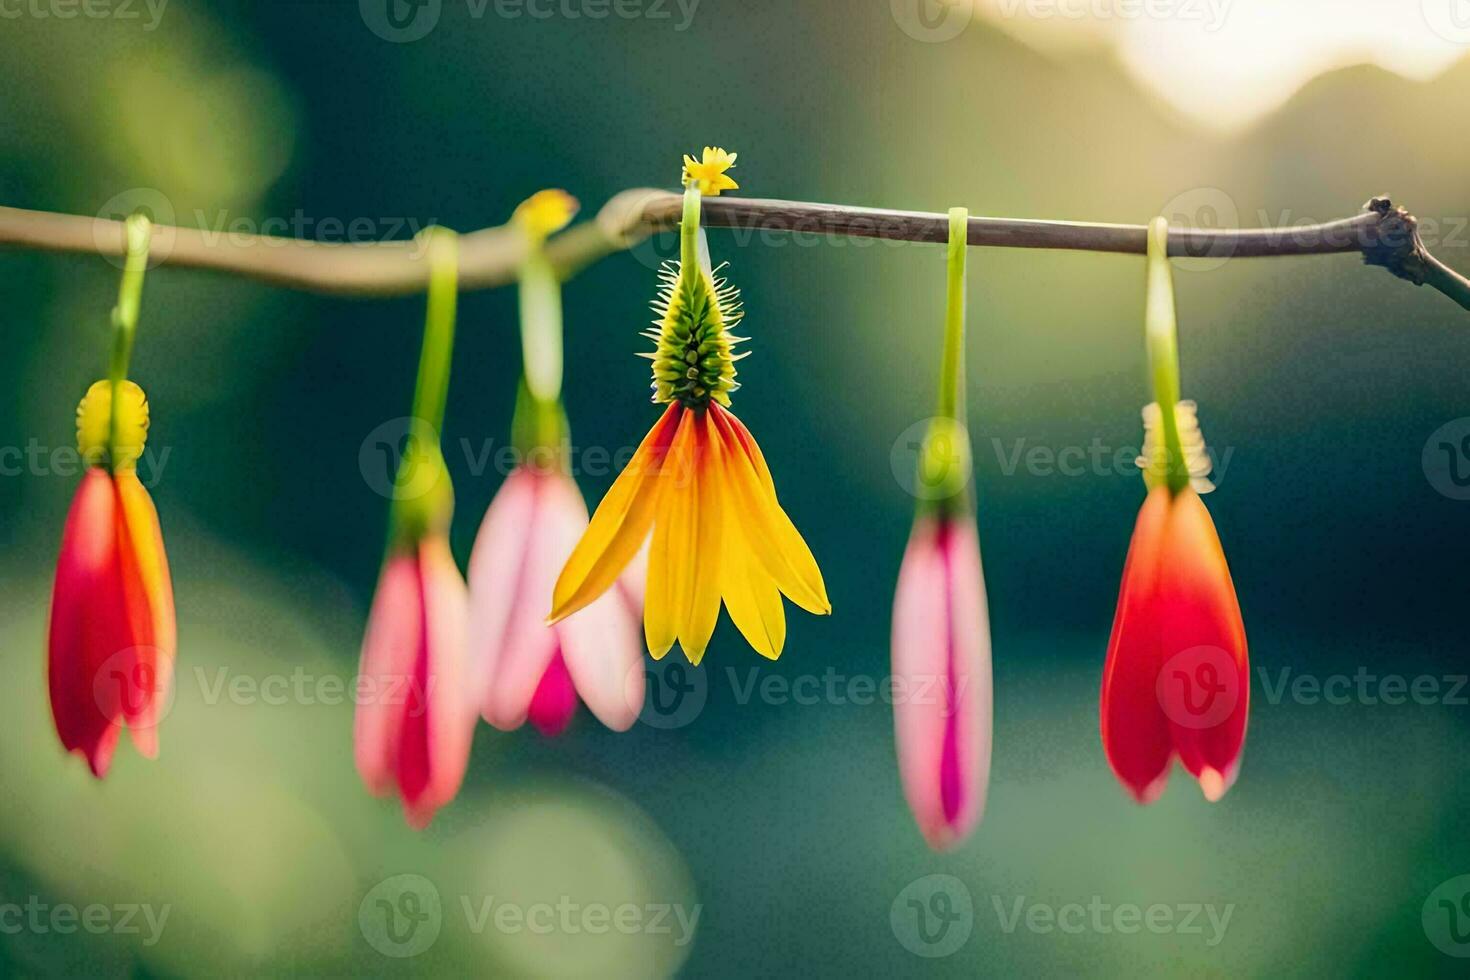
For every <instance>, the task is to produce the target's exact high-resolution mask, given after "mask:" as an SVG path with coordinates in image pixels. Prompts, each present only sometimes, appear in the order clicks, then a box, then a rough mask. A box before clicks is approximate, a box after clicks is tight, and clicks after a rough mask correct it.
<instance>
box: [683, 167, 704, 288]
mask: <svg viewBox="0 0 1470 980" xmlns="http://www.w3.org/2000/svg"><path fill="white" fill-rule="evenodd" d="M699 210H700V194H699V188H698V187H697V186H695V185H694V184H690V185H689V186H688V187H686V188H684V217H683V220H681V221H680V222H679V264H680V266H682V267H683V268H684V269H685V270H693V269H696V268H698V267H699Z"/></svg>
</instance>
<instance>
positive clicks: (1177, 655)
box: [1102, 486, 1250, 803]
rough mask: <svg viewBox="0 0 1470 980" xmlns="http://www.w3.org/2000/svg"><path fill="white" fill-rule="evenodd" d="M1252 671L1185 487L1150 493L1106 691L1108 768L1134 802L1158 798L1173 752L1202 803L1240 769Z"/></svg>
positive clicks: (1127, 572)
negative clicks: (1196, 785) (1195, 784)
mask: <svg viewBox="0 0 1470 980" xmlns="http://www.w3.org/2000/svg"><path fill="white" fill-rule="evenodd" d="M1249 675H1250V663H1249V658H1248V656H1247V652H1246V642H1245V626H1244V624H1243V623H1242V621H1241V616H1240V606H1239V604H1238V603H1237V602H1236V598H1235V586H1234V585H1233V584H1232V583H1231V580H1230V569H1229V567H1228V566H1227V565H1226V563H1225V552H1224V551H1223V550H1222V549H1221V547H1220V539H1219V536H1218V535H1217V534H1216V533H1215V525H1214V522H1213V521H1211V520H1210V513H1209V511H1208V510H1206V509H1205V505H1204V502H1203V501H1202V500H1201V499H1200V497H1199V494H1198V493H1196V492H1195V491H1194V490H1193V489H1191V488H1189V487H1185V488H1184V489H1182V490H1179V491H1178V492H1177V493H1171V492H1170V490H1169V488H1168V487H1167V486H1156V487H1155V488H1154V489H1152V490H1150V491H1149V495H1148V498H1147V499H1146V500H1145V501H1144V504H1143V508H1142V509H1141V510H1140V511H1139V514H1138V523H1137V525H1136V526H1135V527H1134V530H1133V541H1132V543H1131V544H1130V545H1129V547H1128V561H1127V564H1126V565H1125V566H1124V568H1123V584H1122V588H1121V590H1120V592H1119V595H1118V611H1117V614H1116V616H1115V617H1114V620H1113V634H1112V639H1111V640H1110V641H1109V643H1108V659H1107V665H1106V667H1105V668H1104V671H1103V682H1102V740H1103V748H1104V750H1105V751H1106V753H1107V757H1108V763H1109V765H1111V766H1112V769H1113V772H1114V773H1115V774H1116V775H1117V777H1118V779H1119V780H1120V781H1121V782H1122V783H1123V785H1124V786H1126V787H1127V788H1128V790H1129V792H1131V793H1132V794H1133V796H1134V797H1135V798H1137V800H1138V801H1139V802H1140V803H1151V802H1153V801H1154V800H1155V799H1157V798H1158V796H1159V794H1160V793H1162V792H1163V789H1164V783H1165V781H1166V780H1167V779H1168V773H1169V763H1170V760H1171V759H1172V758H1173V756H1174V754H1175V753H1176V752H1177V753H1178V755H1179V759H1180V761H1181V762H1183V763H1184V768H1185V769H1187V770H1189V773H1190V775H1192V776H1194V778H1195V779H1197V780H1199V784H1200V789H1202V790H1203V791H1204V794H1205V797H1206V799H1209V800H1210V801H1212V802H1213V801H1215V800H1218V799H1220V798H1221V797H1222V796H1224V795H1225V791H1226V790H1228V789H1229V788H1230V786H1231V784H1232V783H1234V782H1235V777H1236V774H1237V772H1238V769H1239V765H1240V753H1241V748H1242V747H1243V746H1244V744H1245V729H1246V718H1247V715H1248V713H1249V709H1250V676H1249Z"/></svg>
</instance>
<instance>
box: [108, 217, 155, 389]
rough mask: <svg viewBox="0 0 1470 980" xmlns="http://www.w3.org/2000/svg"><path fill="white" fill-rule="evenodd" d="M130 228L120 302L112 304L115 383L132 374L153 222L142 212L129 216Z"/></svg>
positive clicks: (110, 374)
mask: <svg viewBox="0 0 1470 980" xmlns="http://www.w3.org/2000/svg"><path fill="white" fill-rule="evenodd" d="M126 229H127V252H126V259H125V261H124V263H123V274H122V285H121V286H119V287H118V291H117V305H116V306H114V307H113V308H112V355H111V357H110V358H109V359H108V363H107V377H108V380H110V381H111V382H112V383H113V384H114V385H116V384H117V383H118V382H119V381H122V380H123V379H124V378H126V377H127V376H128V362H129V361H130V360H131V359H132V356H133V336H134V335H135V334H136V333H137V331H138V311H139V309H140V307H141V306H142V303H143V276H144V274H145V273H146V272H147V271H148V252H149V249H150V247H151V244H152V241H153V222H151V221H149V220H148V216H147V215H145V214H142V213H141V212H140V213H138V214H134V215H131V216H129V217H128V220H127V222H126Z"/></svg>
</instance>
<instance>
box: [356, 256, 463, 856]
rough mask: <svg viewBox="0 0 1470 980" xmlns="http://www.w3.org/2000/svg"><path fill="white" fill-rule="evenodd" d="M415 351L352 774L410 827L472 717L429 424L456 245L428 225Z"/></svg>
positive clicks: (452, 771)
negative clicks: (426, 274) (423, 305)
mask: <svg viewBox="0 0 1470 980" xmlns="http://www.w3.org/2000/svg"><path fill="white" fill-rule="evenodd" d="M428 234H430V235H431V238H430V243H429V244H430V255H431V262H432V267H431V273H430V282H429V304H428V307H429V308H428V315H427V324H426V326H425V328H424V349H423V354H422V358H421V363H420V365H419V383H418V387H417V389H416V390H415V392H414V405H413V416H412V420H411V425H410V428H409V434H408V440H407V445H406V448H405V450H404V453H403V456H402V458H401V459H400V461H399V467H398V472H397V474H396V477H395V483H394V496H393V511H392V518H391V521H390V525H391V526H390V530H389V539H388V554H387V557H386V558H385V559H384V561H383V569H382V572H381V574H380V576H379V578H378V588H377V592H376V594H375V595H374V597H373V605H372V610H371V612H370V613H369V615H368V625H367V633H366V636H365V637H364V639H363V644H362V660H361V663H360V665H359V669H358V688H357V690H358V699H357V717H356V719H355V723H354V732H353V741H354V745H355V754H356V760H357V771H358V774H359V775H360V776H361V777H362V781H363V783H364V784H365V785H366V786H367V788H368V790H369V791H370V792H372V793H373V794H374V795H377V796H385V795H387V794H389V793H392V792H395V791H396V792H397V793H398V795H399V796H400V797H401V798H402V800H403V809H404V815H405V817H406V818H407V820H408V823H409V825H410V826H412V827H414V828H415V829H422V828H424V827H426V826H428V824H429V821H430V820H432V819H433V816H434V813H435V811H437V810H438V809H439V808H440V807H442V806H444V805H445V804H446V803H448V802H449V801H450V800H452V799H454V796H455V794H456V793H458V792H459V786H460V783H461V781H462V780H463V778H464V773H465V767H466V765H467V764H468V761H469V751H470V737H471V734H472V732H473V729H474V723H475V712H474V705H473V703H472V701H471V695H470V694H469V693H468V683H469V676H468V670H467V664H466V659H465V656H466V654H465V650H466V647H465V642H466V638H465V620H466V616H467V597H466V591H465V584H464V579H463V578H462V577H461V576H460V573H459V567H458V566H457V565H456V564H455V563H454V556H453V555H452V554H451V553H450V550H449V523H450V518H451V517H452V515H453V511H454V489H453V487H452V485H451V484H450V481H449V472H448V470H447V469H446V468H445V465H444V456H443V454H442V452H441V451H440V448H439V428H440V426H441V425H442V423H443V420H444V401H445V396H446V394H447V392H448V388H449V366H450V360H451V354H452V352H453V349H454V306H455V290H456V283H457V265H458V249H457V247H456V245H455V239H454V237H453V233H452V232H449V231H447V230H445V229H442V228H433V229H430V230H429V232H428Z"/></svg>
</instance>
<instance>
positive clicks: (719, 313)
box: [551, 149, 831, 664]
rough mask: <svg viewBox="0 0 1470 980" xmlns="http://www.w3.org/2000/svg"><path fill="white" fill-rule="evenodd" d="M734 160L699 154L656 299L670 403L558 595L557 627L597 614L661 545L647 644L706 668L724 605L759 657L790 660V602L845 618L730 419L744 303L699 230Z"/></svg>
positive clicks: (652, 580)
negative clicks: (639, 558)
mask: <svg viewBox="0 0 1470 980" xmlns="http://www.w3.org/2000/svg"><path fill="white" fill-rule="evenodd" d="M734 159H735V157H734V155H733V154H725V153H724V151H723V150H715V149H708V150H706V152H705V159H704V161H703V162H696V161H694V160H693V159H692V158H688V157H686V158H685V174H686V187H685V191H684V214H683V221H682V223H681V226H680V257H679V261H678V262H677V263H669V264H668V265H667V266H666V267H665V269H664V271H663V284H662V287H661V289H660V292H659V298H658V299H657V300H656V301H655V303H654V310H655V312H657V313H658V319H657V320H656V321H655V323H656V325H657V329H656V330H653V331H649V332H648V334H647V335H648V336H649V337H650V338H651V339H653V341H654V343H655V345H656V347H655V350H654V351H653V352H652V353H649V354H646V355H644V356H646V357H648V358H649V359H650V360H652V361H653V400H654V402H655V403H658V404H665V405H667V406H668V407H667V408H666V409H665V410H664V413H663V415H662V416H661V417H660V418H659V420H658V421H657V422H656V423H655V424H654V426H653V429H652V430H651V431H650V432H649V433H648V435H647V437H646V438H644V440H643V442H642V444H641V445H640V446H639V447H638V451H637V452H636V453H635V454H634V456H633V459H632V460H631V461H630V462H629V464H628V466H627V467H626V468H625V469H624V470H623V472H622V473H621V474H619V476H618V478H617V480H616V481H615V482H614V483H613V486H612V488H611V489H610V490H609V491H608V493H607V496H606V497H604V498H603V500H602V503H601V504H599V505H598V507H597V512H596V513H595V514H594V515H593V517H592V522H591V524H590V525H589V527H588V529H587V533H586V534H584V535H583V536H582V539H581V540H580V541H579V542H578V544H577V547H576V549H575V550H574V551H573V552H572V555H571V557H570V558H569V559H568V560H567V563H566V566H565V567H564V568H563V569H562V573H561V576H560V577H559V578H558V579H557V583H556V588H555V591H554V594H553V600H552V611H551V620H552V621H553V622H556V621H559V620H561V619H563V618H565V617H566V616H569V615H571V614H572V613H573V612H575V611H576V610H578V609H581V608H582V607H584V606H586V605H588V604H589V603H591V602H592V601H593V600H595V599H596V598H597V597H598V596H600V595H602V594H603V593H604V592H606V591H607V590H608V589H609V588H611V587H612V585H613V583H614V582H615V581H616V580H617V578H618V575H619V573H620V572H621V571H622V570H623V568H624V567H625V566H626V565H627V564H628V562H629V561H630V560H631V559H632V558H633V556H634V555H635V554H636V553H637V552H638V550H639V549H640V548H641V547H642V546H643V544H644V542H645V541H648V540H650V535H651V544H650V547H649V564H648V577H647V582H646V586H647V587H646V590H645V596H644V616H643V626H644V638H645V640H646V641H647V644H648V649H649V652H650V653H652V654H653V656H654V657H655V658H659V657H662V656H663V655H664V654H666V653H668V651H669V650H670V649H671V648H672V647H673V645H674V643H675V641H678V643H679V645H680V647H681V648H682V649H683V650H684V654H685V656H686V657H688V658H689V660H690V661H691V662H692V663H696V664H697V663H699V661H700V660H701V658H703V656H704V652H705V649H706V647H707V646H708V644H709V639H710V635H711V634H712V633H713V632H714V628H715V623H716V621H717V620H718V618H719V611H720V604H721V601H722V600H723V602H724V604H725V607H726V608H727V609H728V610H729V611H730V618H731V619H732V620H733V621H734V623H735V625H736V627H737V628H738V629H739V630H740V632H741V633H742V635H744V636H745V638H746V640H747V641H748V642H749V643H750V645H751V646H752V647H754V648H755V649H756V651H757V652H759V653H760V654H762V655H763V656H766V657H769V658H772V659H774V658H776V657H777V656H779V655H780V653H781V650H782V648H783V646H784V645H785V641H786V619H785V612H784V610H783V608H782V604H781V595H782V594H785V595H786V596H787V597H788V598H790V599H791V600H792V601H794V602H795V603H796V604H797V605H799V606H801V607H802V608H803V609H806V610H808V611H810V612H813V613H816V614H818V615H825V614H826V613H828V612H830V611H831V603H830V602H829V601H828V599H827V593H826V586H825V585H824V583H823V581H822V575H821V572H820V570H818V568H817V564H816V561H815V559H813V557H812V554H811V551H810V549H808V548H807V546H806V542H805V541H803V540H802V538H801V535H800V534H799V533H798V532H797V530H796V528H795V526H794V525H792V523H791V519H790V518H789V517H787V515H786V512H785V511H784V510H782V509H781V505H780V504H779V503H778V502H777V500H776V488H775V483H774V482H773V480H772V478H771V473H770V469H769V468H768V467H767V466H766V461H765V459H764V457H763V456H762V455H761V451H760V448H759V447H758V446H757V445H756V443H755V439H754V438H753V437H752V436H751V434H750V432H749V431H748V430H747V429H746V428H745V426H744V425H742V424H741V423H740V421H739V419H737V418H736V417H735V416H734V415H733V414H732V413H731V412H730V411H729V408H728V406H729V404H730V394H731V392H733V391H735V390H736V388H737V387H738V386H737V385H736V382H735V361H736V360H738V359H739V358H740V357H741V356H743V355H738V354H735V353H733V348H734V346H735V345H736V344H738V343H739V342H740V341H741V340H742V339H743V338H738V337H735V336H733V334H732V333H731V329H732V328H733V326H734V325H735V324H736V323H738V322H739V320H740V317H741V309H740V304H739V299H738V295H737V293H736V292H735V290H734V289H733V287H731V286H730V285H729V284H728V283H727V282H726V281H725V280H724V279H723V278H720V277H719V276H718V270H715V269H712V268H711V267H710V264H709V259H708V246H707V244H706V243H705V242H704V239H703V232H702V230H701V229H700V226H699V220H700V199H701V195H702V193H704V192H705V188H708V192H709V193H711V194H714V193H718V192H719V191H720V190H721V189H724V188H728V187H733V186H734V181H731V180H729V178H728V177H724V176H723V171H724V170H725V169H727V168H728V167H729V166H730V165H731V164H732V163H733V162H734Z"/></svg>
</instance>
